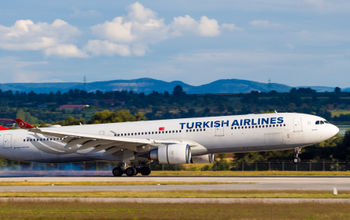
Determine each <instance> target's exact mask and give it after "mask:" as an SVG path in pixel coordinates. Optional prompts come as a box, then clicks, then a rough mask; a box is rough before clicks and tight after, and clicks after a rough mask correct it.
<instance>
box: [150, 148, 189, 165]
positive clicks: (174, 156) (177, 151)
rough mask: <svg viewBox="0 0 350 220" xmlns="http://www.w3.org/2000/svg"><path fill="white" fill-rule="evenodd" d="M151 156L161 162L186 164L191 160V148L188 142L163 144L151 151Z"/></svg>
mask: <svg viewBox="0 0 350 220" xmlns="http://www.w3.org/2000/svg"><path fill="white" fill-rule="evenodd" d="M150 158H151V159H152V160H158V161H159V163H160V164H184V163H190V162H191V148H190V147H189V146H188V144H168V145H161V146H159V147H158V148H157V149H153V150H151V151H150Z"/></svg>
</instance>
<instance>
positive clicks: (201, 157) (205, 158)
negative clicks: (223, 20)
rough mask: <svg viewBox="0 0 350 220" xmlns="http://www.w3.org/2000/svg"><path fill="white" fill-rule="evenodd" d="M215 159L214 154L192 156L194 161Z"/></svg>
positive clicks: (209, 161)
mask: <svg viewBox="0 0 350 220" xmlns="http://www.w3.org/2000/svg"><path fill="white" fill-rule="evenodd" d="M213 161H214V154H204V155H200V156H192V160H191V162H192V163H212V162H213Z"/></svg>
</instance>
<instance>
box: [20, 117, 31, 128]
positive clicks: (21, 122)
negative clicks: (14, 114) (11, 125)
mask: <svg viewBox="0 0 350 220" xmlns="http://www.w3.org/2000/svg"><path fill="white" fill-rule="evenodd" d="M16 122H17V124H18V126H19V127H20V128H23V129H28V128H34V126H33V125H31V124H29V123H27V122H25V121H23V120H22V119H20V118H16Z"/></svg>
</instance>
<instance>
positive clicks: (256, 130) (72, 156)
mask: <svg viewBox="0 0 350 220" xmlns="http://www.w3.org/2000/svg"><path fill="white" fill-rule="evenodd" d="M317 122H318V123H317ZM47 130H52V131H66V132H75V133H77V132H78V133H84V134H91V135H103V136H111V137H120V138H133V139H137V138H140V139H153V140H169V141H179V142H185V143H189V144H190V145H191V143H193V144H192V147H191V151H192V155H202V154H207V153H222V152H234V153H235V152H250V151H270V150H284V149H293V148H295V147H302V146H308V145H312V144H315V143H319V142H322V141H324V140H327V139H329V138H330V137H332V136H334V135H335V134H337V133H338V131H339V129H338V128H337V127H336V126H334V125H332V124H329V123H328V122H326V121H325V119H323V118H321V117H318V116H314V115H308V114H300V113H270V114H249V115H236V116H220V117H203V118H181V119H169V120H155V121H138V122H121V123H110V124H96V125H77V126H64V127H52V128H47ZM72 149H73V150H72ZM74 149H77V148H70V147H67V146H66V143H65V142H64V140H61V139H60V138H55V137H51V136H47V135H42V134H37V133H33V132H32V131H29V130H24V129H17V130H6V131H1V132H0V157H2V158H8V159H15V160H24V161H44V162H69V161H84V160H123V158H121V156H120V155H114V154H106V150H105V149H102V150H100V151H96V149H94V150H92V149H84V150H82V151H77V150H74ZM135 152H136V153H137V150H135Z"/></svg>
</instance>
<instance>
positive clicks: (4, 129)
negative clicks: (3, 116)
mask: <svg viewBox="0 0 350 220" xmlns="http://www.w3.org/2000/svg"><path fill="white" fill-rule="evenodd" d="M6 130H11V129H9V128H6V127H3V126H0V131H6Z"/></svg>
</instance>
